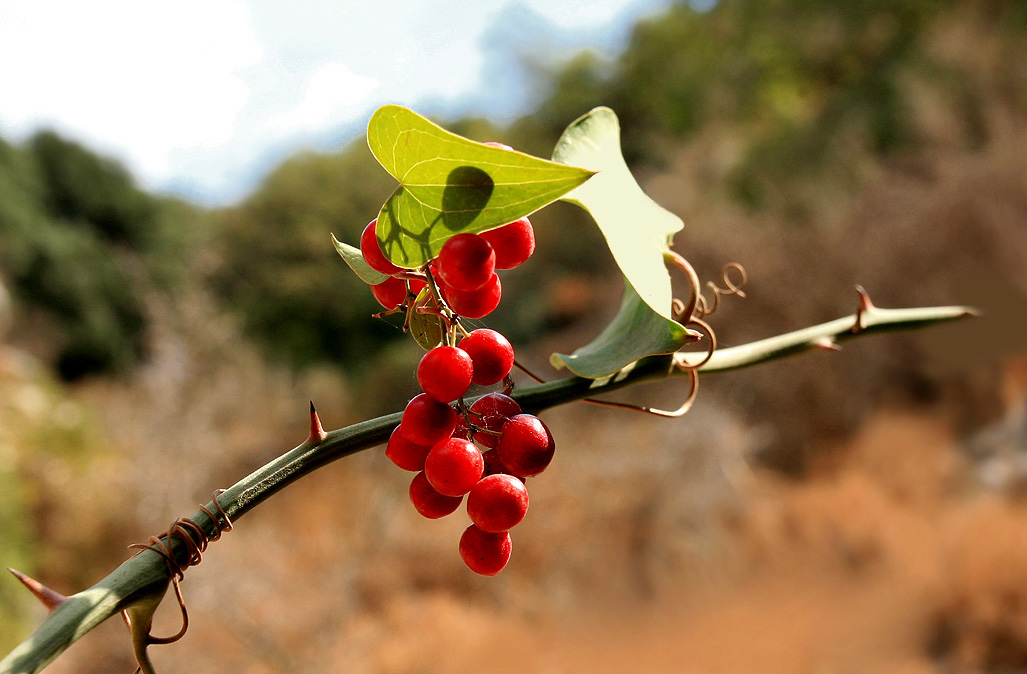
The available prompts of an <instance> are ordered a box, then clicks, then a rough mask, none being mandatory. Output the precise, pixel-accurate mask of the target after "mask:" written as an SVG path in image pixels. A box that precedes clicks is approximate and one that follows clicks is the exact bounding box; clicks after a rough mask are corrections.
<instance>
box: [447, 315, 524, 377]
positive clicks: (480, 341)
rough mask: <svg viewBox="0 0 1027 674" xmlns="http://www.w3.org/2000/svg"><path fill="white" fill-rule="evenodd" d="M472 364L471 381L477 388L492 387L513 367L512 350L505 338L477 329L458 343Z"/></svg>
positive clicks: (483, 329) (492, 331) (485, 329)
mask: <svg viewBox="0 0 1027 674" xmlns="http://www.w3.org/2000/svg"><path fill="white" fill-rule="evenodd" d="M460 348H461V349H463V350H464V351H466V352H467V355H468V356H470V357H471V361H472V362H473V363H474V377H473V381H474V383H475V384H478V385H479V386H492V385H493V384H495V383H496V382H498V381H500V380H502V379H503V377H505V376H506V375H508V374H510V369H511V368H512V367H513V362H514V350H513V347H512V346H511V345H510V342H509V341H508V340H507V338H506V337H504V336H503V335H501V334H499V333H498V332H496V331H495V330H489V329H488V328H479V329H478V330H475V331H473V332H472V333H471V334H469V335H468V336H467V337H464V338H463V339H462V340H461V341H460Z"/></svg>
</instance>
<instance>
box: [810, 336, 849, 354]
mask: <svg viewBox="0 0 1027 674" xmlns="http://www.w3.org/2000/svg"><path fill="white" fill-rule="evenodd" d="M813 348H815V349H820V350H821V351H841V350H842V347H841V345H840V344H838V342H836V341H834V340H833V339H831V338H830V337H817V338H816V339H814V340H813Z"/></svg>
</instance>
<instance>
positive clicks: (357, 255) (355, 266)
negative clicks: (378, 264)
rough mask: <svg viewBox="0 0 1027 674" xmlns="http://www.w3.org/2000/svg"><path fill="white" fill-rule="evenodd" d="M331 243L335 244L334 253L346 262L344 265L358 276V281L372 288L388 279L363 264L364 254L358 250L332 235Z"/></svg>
mask: <svg viewBox="0 0 1027 674" xmlns="http://www.w3.org/2000/svg"><path fill="white" fill-rule="evenodd" d="M332 243H334V244H335V252H337V253H338V254H339V255H340V256H341V257H342V259H343V260H345V261H346V264H348V265H349V268H350V269H352V270H353V273H355V274H356V275H357V276H359V277H360V280H361V281H363V282H364V283H367V284H369V285H373V286H374V285H378V284H379V283H384V282H385V280H386V279H388V278H389V277H388V276H386V275H385V274H383V273H381V272H380V271H377V270H374V269H371V265H369V264H367V263H366V262H364V254H363V253H361V252H360V249H359V248H354V247H353V246H351V245H349V244H347V243H343V242H342V241H339V240H338V239H336V238H335V235H334V234H332Z"/></svg>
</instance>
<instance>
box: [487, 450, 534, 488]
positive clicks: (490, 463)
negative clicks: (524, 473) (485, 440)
mask: <svg viewBox="0 0 1027 674" xmlns="http://www.w3.org/2000/svg"><path fill="white" fill-rule="evenodd" d="M481 458H482V459H484V460H485V473H484V476H485V477H488V476H489V475H500V474H502V475H509V474H510V471H509V470H507V469H506V466H504V465H503V462H502V461H500V460H499V455H498V454H496V450H494V449H493V450H490V451H487V452H483V453H482V455H481ZM514 477H517V476H516V475H515V476H514ZM517 479H518V480H520V481H521V482H523V481H524V478H523V477H518V478H517Z"/></svg>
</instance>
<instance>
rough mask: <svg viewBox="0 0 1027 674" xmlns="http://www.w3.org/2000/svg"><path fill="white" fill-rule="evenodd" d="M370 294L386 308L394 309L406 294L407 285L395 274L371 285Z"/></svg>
mask: <svg viewBox="0 0 1027 674" xmlns="http://www.w3.org/2000/svg"><path fill="white" fill-rule="evenodd" d="M371 294H372V295H374V298H375V299H376V300H378V303H379V304H381V305H382V306H383V307H385V308H386V309H395V308H396V307H398V306H399V305H400V304H402V303H403V300H404V299H406V296H407V286H406V284H405V283H403V282H402V281H400V280H399V279H398V278H396V277H395V276H390V277H389V278H387V279H385V280H384V281H382V282H381V283H378V284H376V285H373V286H371Z"/></svg>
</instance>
